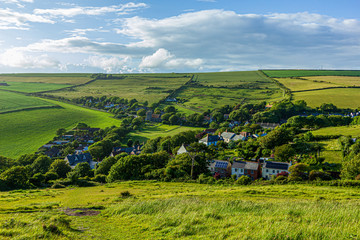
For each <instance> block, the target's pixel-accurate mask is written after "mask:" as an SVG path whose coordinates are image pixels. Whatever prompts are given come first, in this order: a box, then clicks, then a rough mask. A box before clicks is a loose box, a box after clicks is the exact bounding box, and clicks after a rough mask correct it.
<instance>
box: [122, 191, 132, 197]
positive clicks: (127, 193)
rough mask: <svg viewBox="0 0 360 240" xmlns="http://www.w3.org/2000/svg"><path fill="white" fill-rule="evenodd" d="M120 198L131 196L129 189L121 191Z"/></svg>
mask: <svg viewBox="0 0 360 240" xmlns="http://www.w3.org/2000/svg"><path fill="white" fill-rule="evenodd" d="M120 195H121V197H122V198H128V197H130V196H131V193H130V192H129V191H123V192H121V193H120Z"/></svg>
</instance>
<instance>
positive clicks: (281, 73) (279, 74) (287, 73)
mask: <svg viewBox="0 0 360 240" xmlns="http://www.w3.org/2000/svg"><path fill="white" fill-rule="evenodd" d="M262 72H264V73H265V74H266V75H267V76H269V77H272V78H288V77H307V76H360V70H262Z"/></svg>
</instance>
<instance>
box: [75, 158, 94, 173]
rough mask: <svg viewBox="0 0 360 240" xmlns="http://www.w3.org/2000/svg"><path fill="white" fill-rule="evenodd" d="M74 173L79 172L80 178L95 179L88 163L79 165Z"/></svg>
mask: <svg viewBox="0 0 360 240" xmlns="http://www.w3.org/2000/svg"><path fill="white" fill-rule="evenodd" d="M74 172H77V173H78V176H79V177H93V176H92V171H91V168H90V165H89V163H87V162H82V163H78V164H77V165H76V166H75V168H74Z"/></svg>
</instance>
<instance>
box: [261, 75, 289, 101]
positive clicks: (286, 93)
mask: <svg viewBox="0 0 360 240" xmlns="http://www.w3.org/2000/svg"><path fill="white" fill-rule="evenodd" d="M257 72H258V74H259V75H260V76H263V77H265V78H268V79H270V80H271V81H273V82H274V83H275V84H276V85H277V86H279V88H280V89H281V90H282V91H283V99H285V98H286V96H287V95H288V96H289V99H290V100H292V98H293V95H292V92H291V90H290V89H289V88H287V87H285V86H284V85H283V84H282V83H280V82H279V81H277V80H276V79H274V78H272V77H269V76H268V75H266V73H264V72H263V70H258V71H257Z"/></svg>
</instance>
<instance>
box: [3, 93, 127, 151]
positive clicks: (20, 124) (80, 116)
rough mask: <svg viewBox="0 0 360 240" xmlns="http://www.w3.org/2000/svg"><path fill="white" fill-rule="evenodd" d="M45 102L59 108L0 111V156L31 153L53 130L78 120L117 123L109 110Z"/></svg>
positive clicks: (93, 124)
mask: <svg viewBox="0 0 360 240" xmlns="http://www.w3.org/2000/svg"><path fill="white" fill-rule="evenodd" d="M39 100H40V99H39ZM40 101H41V100H40ZM46 102H48V104H50V105H58V106H59V107H61V108H53V109H37V110H29V111H20V112H12V113H5V114H0V123H1V124H0V155H2V156H7V157H14V158H15V157H18V156H19V155H22V154H25V153H33V152H35V151H36V150H37V149H38V148H39V147H41V146H42V145H43V144H45V143H47V142H48V141H50V140H51V139H52V138H53V137H55V133H56V130H57V129H59V128H66V129H71V128H72V127H74V126H75V125H76V124H77V123H79V122H84V123H87V124H88V125H90V126H91V127H99V128H105V127H110V126H113V125H115V126H118V125H119V124H120V121H119V120H116V119H114V118H112V115H111V114H109V113H105V112H100V111H95V110H90V109H86V108H81V107H77V106H74V105H71V104H66V103H61V102H57V101H51V100H46Z"/></svg>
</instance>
